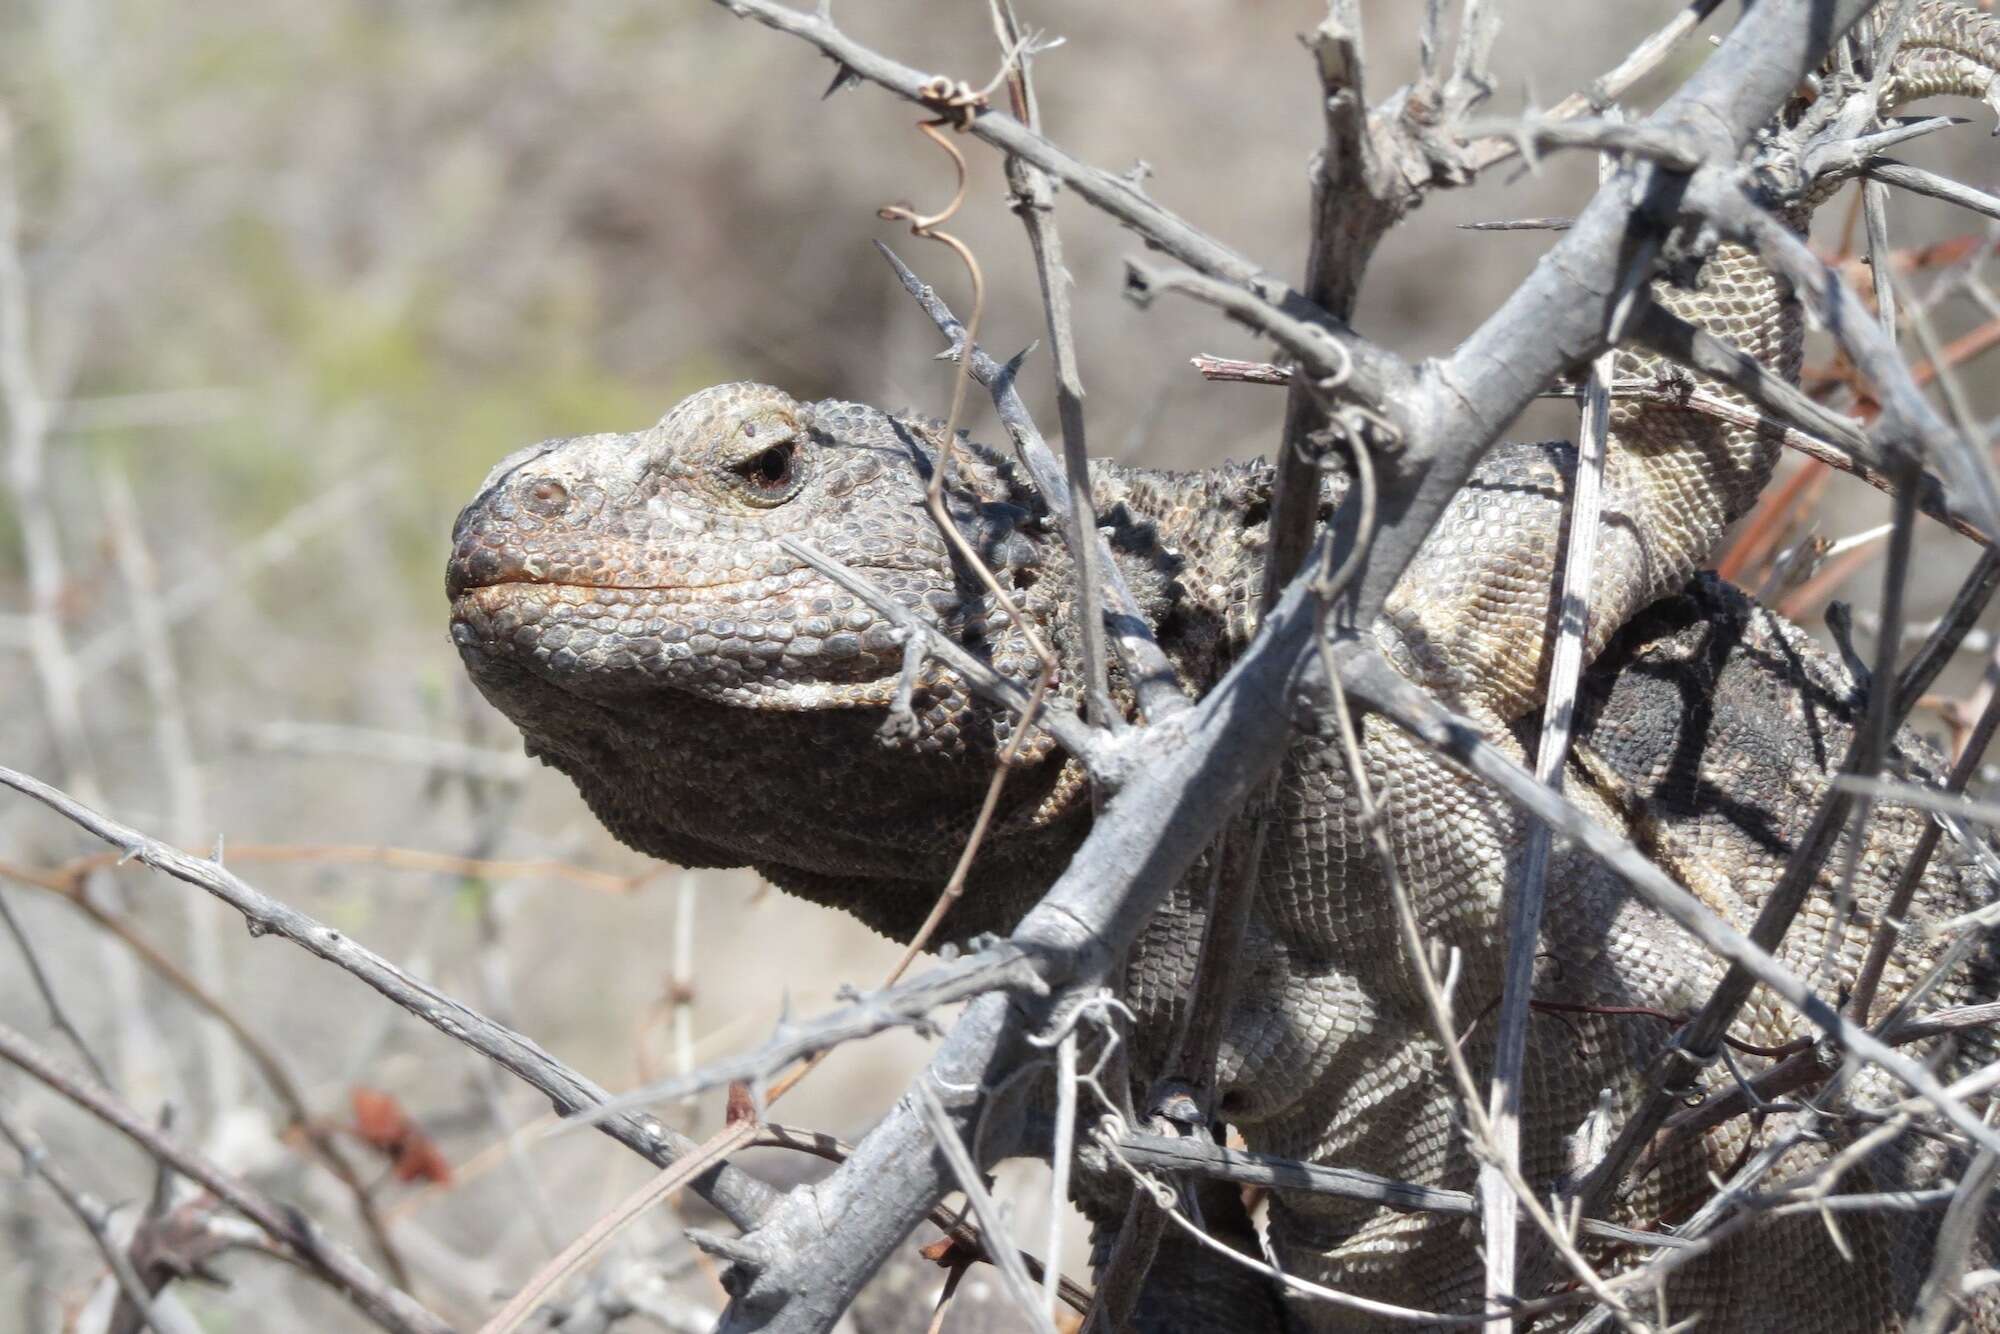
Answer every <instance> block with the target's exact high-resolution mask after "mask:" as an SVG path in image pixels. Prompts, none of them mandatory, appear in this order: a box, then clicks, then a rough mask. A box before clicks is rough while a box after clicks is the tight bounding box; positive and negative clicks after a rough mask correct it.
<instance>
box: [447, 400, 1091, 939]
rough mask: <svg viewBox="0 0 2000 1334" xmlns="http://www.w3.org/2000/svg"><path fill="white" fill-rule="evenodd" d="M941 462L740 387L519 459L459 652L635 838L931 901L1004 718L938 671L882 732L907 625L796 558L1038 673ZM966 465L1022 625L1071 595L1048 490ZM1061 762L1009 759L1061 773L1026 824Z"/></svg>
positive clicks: (822, 413)
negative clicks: (942, 528) (938, 505)
mask: <svg viewBox="0 0 2000 1334" xmlns="http://www.w3.org/2000/svg"><path fill="white" fill-rule="evenodd" d="M937 452H938V446H937V442H936V439H935V431H934V430H933V428H930V427H929V426H927V425H926V424H922V423H917V422H914V421H910V420H906V419H903V418H898V417H894V416H891V415H889V414H887V413H883V412H880V411H878V410H876V409H874V408H869V407H864V406H861V405H858V404H853V403H842V402H831V401H829V402H820V403H810V404H808V403H800V402H797V401H795V400H793V399H792V398H791V397H789V396H788V395H786V394H785V393H783V392H782V391H780V390H777V389H773V388H770V387H768V386H765V385H754V384H732V385H724V386H721V387H719V388H715V389H709V390H705V391H703V392H701V393H698V394H695V395H694V396H692V397H690V398H688V399H686V400H684V401H683V402H682V403H680V404H679V405H678V406H676V407H675V408H674V409H673V410H672V411H670V412H669V413H667V415H666V416H665V417H664V418H662V419H661V420H660V422H659V424H658V425H656V426H653V427H652V428H650V429H648V430H644V431H639V432H636V433H630V434H606V435H589V436H578V437H574V438H570V439H563V440H553V441H548V442H545V443H543V444H539V445H535V446H532V447H530V448H528V449H524V450H521V451H519V452H518V453H516V454H514V455H512V456H510V457H508V458H507V459H505V460H503V461H502V462H501V463H500V465H499V466H498V467H497V468H495V469H494V470H493V472H492V473H491V474H490V475H489V476H488V477H487V479H486V482H485V484H484V485H483V486H482V487H481V488H480V491H479V494H478V496H477V497H476V498H475V499H474V500H473V502H472V503H471V504H470V505H468V506H467V507H466V508H465V510H464V511H463V513H461V514H460V515H459V519H458V523H457V525H456V527H455V529H454V531H453V549H452V554H451V559H450V563H449V566H448V569H447V573H446V591H447V593H448V595H449V596H450V598H451V602H452V637H453V640H454V642H455V643H456V644H457V646H458V649H459V653H460V656H461V657H462V659H463V660H464V663H465V665H466V668H467V670H468V671H469V672H470V674H471V676H472V679H473V681H474V682H475V683H476V684H477V685H478V687H479V689H480V691H481V693H483V694H484V695H485V696H486V698H487V699H488V700H490V701H491V702H492V703H493V704H494V705H495V706H497V707H498V708H499V709H500V710H501V711H502V712H503V713H505V714H506V715H507V716H508V717H509V718H510V719H512V720H513V722H514V723H515V725H516V726H518V727H519V728H520V729H521V731H522V733H523V734H524V736H525V738H526V741H527V747H528V751H529V753H530V754H532V755H538V756H540V757H541V758H542V759H544V760H545V761H546V762H548V763H550V764H552V765H554V766H555V767H556V768H558V769H561V770H562V771H563V772H565V773H567V774H568V775H569V776H570V777H571V778H572V779H573V780H574V781H575V782H576V784H577V786H578V788H579V790H580V791H581V792H582V794H583V796H584V798H585V799H586V800H587V801H588V802H589V804H590V805H591V807H592V809H593V811H594V812H595V813H596V814H597V816H598V818H599V819H600V820H602V821H603V822H604V823H605V825H606V826H607V827H608V828H609V829H610V830H611V832H612V833H613V834H615V835H617V836H618V837H619V838H620V839H622V840H623V841H625V842H627V843H629V844H632V845H633V846H635V847H638V848H640V849H642V850H644V851H647V852H650V853H652V854H654V855H656V856H661V857H664V858H666V859H668V860H671V861H676V862H679V863H680V864H682V865H691V866H742V865H753V866H757V867H758V868H759V869H761V870H764V871H765V873H766V874H767V875H769V876H770V877H771V878H772V879H773V880H775V881H777V882H778V883H779V884H780V885H782V886H785V887H788V888H794V887H800V886H801V885H803V886H804V888H803V890H802V892H806V893H808V894H809V896H811V897H816V898H822V899H831V900H848V899H853V898H854V897H856V895H858V894H859V893H860V892H861V891H860V890H858V889H856V888H855V886H854V885H853V884H852V883H850V882H851V881H853V880H855V879H856V878H859V879H862V880H869V879H874V878H877V877H882V876H889V877H894V878H900V879H908V880H923V881H927V882H928V884H929V889H928V890H927V891H926V892H927V893H934V892H935V889H936V887H937V886H938V885H940V884H942V882H943V877H942V875H937V874H936V871H937V867H938V866H940V865H941V866H943V867H944V868H945V870H946V872H947V873H948V869H949V859H950V857H951V856H952V855H954V854H955V853H956V851H957V848H958V846H959V844H960V843H961V842H962V840H963V834H964V831H965V829H967V828H969V826H970V823H971V819H972V816H973V813H974V812H975V811H976V809H977V806H978V801H979V797H980V795H981V794H982V793H983V790H984V787H985V785H986V782H987V780H988V778H989V776H990V774H991V770H992V764H993V761H994V758H995V756H996V755H997V754H998V752H999V749H1000V747H1001V745H1002V744H1003V743H1004V739H1005V737H1006V735H1007V731H1008V728H1009V726H1010V723H1009V721H1008V719H1007V718H1006V717H1005V716H1004V714H1002V713H1000V712H999V711H996V710H992V709H990V708H989V707H988V706H986V705H984V704H982V703H980V702H979V701H977V700H975V699H974V698H973V697H972V696H971V695H970V694H969V692H968V691H967V690H966V689H965V688H964V686H963V684H962V683H961V682H960V681H959V680H958V679H957V677H956V676H954V675H952V674H950V673H949V672H947V671H945V670H943V669H942V668H939V667H936V666H935V665H932V666H928V667H927V668H926V669H925V672H924V674H923V675H922V676H921V677H920V678H919V682H918V686H917V690H916V692H915V695H914V698H913V701H912V703H913V708H912V712H913V714H914V726H913V727H908V726H906V727H904V728H901V729H884V728H882V726H881V724H882V723H883V722H884V720H885V719H886V718H887V717H888V716H889V712H888V711H889V706H890V704H891V702H892V700H893V698H894V695H895V691H896V686H897V680H898V676H899V672H900V670H901V666H902V660H903V650H902V644H901V635H900V633H899V632H898V631H897V630H896V628H895V626H894V624H893V623H892V622H891V621H890V620H889V618H888V617H886V616H884V615H882V614H881V613H880V612H878V611H876V610H875V609H874V608H872V607H870V606H869V605H868V603H867V602H865V601H864V600H862V599H861V598H858V597H856V596H855V595H853V594H852V593H850V592H848V591H846V590H845V589H843V588H842V587H840V585H838V584H836V583H835V582H833V581H832V580H830V579H828V578H827V577H826V576H825V575H823V574H821V573H819V572H818V571H816V570H814V569H813V568H812V567H811V566H810V565H809V564H807V563H806V562H805V561H804V560H802V559H800V558H799V556H797V555H796V554H794V553H793V552H792V551H790V550H788V549H787V547H786V545H785V543H786V542H787V541H788V540H789V541H793V542H798V543H802V544H805V545H808V546H810V547H813V548H816V549H817V550H818V551H820V552H821V553H823V554H825V555H826V556H828V557H830V558H831V559H833V560H834V561H837V562H840V563H841V564H843V565H846V566H847V567H849V568H850V569H852V570H854V571H855V572H856V573H858V574H859V575H861V576H862V577H863V578H865V579H867V580H868V581H869V582H871V583H872V584H874V585H875V586H876V587H877V588H879V589H881V590H882V591H883V592H884V593H886V594H887V595H888V596H889V597H891V598H893V599H894V600H895V601H896V602H898V603H900V604H901V605H902V606H904V607H906V608H908V609H909V610H910V611H911V612H912V613H913V614H914V615H916V616H917V617H918V618H920V619H921V620H923V621H925V622H927V623H929V624H931V625H934V626H936V627H938V628H939V629H940V630H943V631H944V632H945V633H947V634H949V635H951V636H952V637H953V638H954V639H956V640H958V641H959V642H961V643H963V644H964V645H965V646H966V647H967V648H968V649H970V650H971V651H972V652H974V653H975V654H977V655H978V656H981V657H983V658H985V659H986V660H987V661H988V662H989V663H991V665H992V666H993V667H994V668H995V669H996V670H998V671H999V672H1001V673H1002V674H1003V675H1009V676H1013V677H1015V678H1017V679H1020V680H1022V681H1026V680H1028V679H1029V678H1030V677H1031V676H1032V675H1033V674H1034V672H1035V671H1036V663H1035V660H1034V658H1033V656H1032V655H1031V654H1030V652H1029V650H1028V648H1027V645H1026V642H1025V640H1024V639H1023V637H1022V635H1021V633H1020V631H1019V629H1018V627H1016V626H1015V625H1013V624H1012V623H1011V622H1010V621H1009V620H1008V618H1007V616H1006V615H1005V613H1004V612H1003V611H1001V610H1000V609H999V608H998V607H997V606H996V605H994V603H993V601H992V599H991V598H990V597H989V595H988V594H987V593H986V591H985V589H984V587H983V585H981V584H980V583H979V582H978V580H977V577H976V574H975V573H974V572H973V571H972V570H970V569H969V568H967V567H966V566H965V564H964V563H963V562H962V561H960V560H958V559H957V558H956V557H955V556H954V555H953V553H952V552H951V550H950V548H949V547H948V546H947V544H946V542H945V540H944V538H943V536H942V534H940V532H939V531H938V528H937V525H936V524H935V523H934V522H933V521H932V519H931V517H930V515H929V513H928V512H927V510H926V508H925V506H924V493H925V488H926V485H927V482H928V479H929V476H930V473H931V469H932V468H933V467H934V466H935V464H936V457H937ZM954 454H955V460H954V462H953V464H952V466H951V468H950V469H949V478H950V485H949V486H948V488H947V505H948V508H949V510H950V512H951V515H952V517H953V519H954V521H955V523H956V526H957V527H958V529H959V531H960V532H961V533H963V534H965V535H966V536H967V538H968V539H969V540H970V541H971V543H972V545H973V547H974V549H975V550H977V551H979V552H980V554H981V556H982V558H983V559H984V560H985V562H986V564H987V565H988V566H989V567H990V568H991V569H993V570H994V571H996V573H997V575H998V577H999V579H1000V581H1001V583H1002V585H1003V586H1007V587H1009V588H1010V591H1011V592H1012V594H1013V596H1014V597H1015V599H1016V601H1017V604H1018V605H1020V606H1021V607H1022V609H1023V611H1024V613H1025V614H1026V615H1027V616H1028V617H1029V618H1030V619H1033V620H1036V621H1038V622H1039V623H1041V624H1042V625H1043V626H1044V627H1047V626H1052V625H1054V624H1055V623H1057V622H1059V621H1060V620H1061V619H1062V618H1061V617H1060V615H1059V614H1058V609H1057V608H1056V607H1054V606H1053V605H1051V604H1050V603H1048V602H1047V601H1046V600H1047V599H1050V598H1053V597H1055V596H1056V590H1058V589H1060V588H1061V587H1066V586H1067V582H1068V581H1067V577H1066V571H1055V572H1053V573H1055V574H1058V575H1062V576H1063V577H1052V578H1048V579H1046V580H1044V579H1043V578H1042V577H1041V576H1042V575H1044V574H1049V573H1051V571H1050V570H1049V569H1048V568H1046V567H1047V566H1048V565H1049V563H1051V562H1053V561H1057V560H1060V559H1061V557H1060V556H1059V555H1058V554H1056V553H1057V552H1058V550H1059V544H1058V543H1054V542H1051V541H1043V540H1041V537H1040V527H1041V520H1040V519H1039V518H1038V517H1037V516H1038V513H1039V502H1037V501H1035V500H1034V499H1033V498H1032V497H1031V496H1030V495H1029V493H1028V492H1027V491H1026V490H1025V488H1023V487H1020V486H1018V485H1017V484H1016V483H1015V482H1014V480H1013V478H1012V474H1011V472H1010V471H1009V469H1008V468H1007V467H1006V466H1005V465H1003V464H1001V463H1000V462H999V461H997V460H996V459H995V458H993V456H991V455H990V454H988V453H987V452H985V451H984V450H981V449H979V448H978V447H976V446H971V445H967V444H963V443H961V444H960V445H959V446H958V447H957V449H956V450H955V451H954ZM1052 637H1054V636H1052ZM1049 758H1050V757H1049V748H1048V743H1047V741H1046V739H1045V738H1039V737H1038V738H1037V740H1036V741H1035V742H1034V743H1033V744H1031V745H1028V746H1026V747H1024V750H1023V753H1022V759H1021V761H1020V762H1021V764H1022V766H1023V767H1024V768H1025V769H1029V770H1036V769H1039V770H1046V771H1049V775H1050V776H1049V777H1048V778H1047V780H1046V781H1036V780H1035V779H1034V777H1033V776H1032V774H1023V775H1022V778H1023V779H1024V780H1026V781H1019V782H1012V781H1010V783H1009V789H1010V792H1011V793H1012V794H1013V798H1012V800H1011V801H1010V803H1009V806H1010V808H1011V810H1012V816H1011V818H1012V819H1013V820H1014V821H1015V823H1016V824H1017V825H1033V824H1035V823H1036V821H1037V819H1038V818H1039V817H1037V815H1036V811H1037V810H1039V809H1042V808H1043V807H1046V806H1047V804H1048V803H1049V802H1050V801H1051V800H1053V797H1054V792H1055V789H1056V787H1057V786H1058V784H1057V780H1056V779H1055V778H1054V776H1053V775H1054V773H1055V772H1056V771H1059V770H1060V769H1061V768H1062V764H1061V761H1060V759H1059V758H1058V759H1056V760H1055V761H1054V762H1052V763H1047V762H1045V761H1047V760H1048V759H1049ZM1058 804H1061V803H1058ZM1008 818H1009V817H1008V815H1007V813H1006V811H1005V810H1003V822H1002V828H1001V829H1000V830H997V831H996V832H997V833H1001V834H1004V832H1005V824H1006V821H1007V819H1008ZM828 878H831V881H829V883H831V882H832V881H837V882H838V884H837V885H835V886H834V887H833V888H830V889H829V888H826V886H823V885H820V884H819V881H821V880H827V879H828ZM815 889H821V890H823V891H824V892H815ZM841 906H846V907H850V908H854V909H855V910H856V911H858V912H861V913H862V915H863V916H864V917H870V918H871V920H873V919H874V918H877V917H880V916H881V914H880V913H871V912H870V911H867V910H865V909H866V905H863V906H857V905H856V904H854V903H852V902H845V901H843V902H842V903H841ZM878 924H884V925H886V926H887V928H888V929H891V930H894V929H895V925H894V924H893V923H878Z"/></svg>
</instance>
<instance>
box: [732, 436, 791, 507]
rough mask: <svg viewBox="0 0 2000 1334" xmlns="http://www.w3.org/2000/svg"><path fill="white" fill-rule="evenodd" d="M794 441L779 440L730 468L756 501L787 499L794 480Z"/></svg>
mask: <svg viewBox="0 0 2000 1334" xmlns="http://www.w3.org/2000/svg"><path fill="white" fill-rule="evenodd" d="M798 452H799V447H798V443H797V442H796V441H792V440H780V441H778V442H777V443H776V444H773V445H772V446H771V447H770V448H768V449H764V450H761V451H759V452H758V453H755V454H752V455H751V456H750V457H749V458H747V459H744V460H743V461H742V462H741V463H738V464H736V465H735V467H734V468H732V469H731V471H733V472H734V473H735V474H736V475H737V476H738V477H741V478H742V479H743V481H744V484H745V485H746V486H747V487H748V489H749V491H750V493H751V494H752V496H753V497H755V498H757V499H759V500H786V499H789V498H790V496H791V493H792V490H793V487H794V484H795V483H796V482H797V480H798V466H797V460H798Z"/></svg>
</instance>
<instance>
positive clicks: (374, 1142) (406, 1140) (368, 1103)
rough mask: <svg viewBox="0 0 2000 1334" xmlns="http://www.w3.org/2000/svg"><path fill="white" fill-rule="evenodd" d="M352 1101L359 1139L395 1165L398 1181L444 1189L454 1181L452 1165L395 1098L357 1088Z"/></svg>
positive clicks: (355, 1128)
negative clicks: (429, 1184)
mask: <svg viewBox="0 0 2000 1334" xmlns="http://www.w3.org/2000/svg"><path fill="white" fill-rule="evenodd" d="M349 1098H350V1101H351V1102H352V1103H353V1106H354V1133H355V1135H356V1136H357V1137H359V1138H360V1139H361V1140H362V1141H363V1142H364V1143H366V1144H367V1145H368V1146H369V1147H370V1148H372V1149H374V1150H375V1151H376V1152H378V1153H380V1154H381V1155H382V1156H383V1157H384V1158H387V1159H388V1160H389V1161H390V1162H391V1163H392V1164H394V1169H393V1170H394V1172H395V1176H396V1180H398V1181H429V1182H435V1183H436V1184H438V1185H440V1186H442V1185H445V1184H448V1183H449V1182H450V1181H451V1164H450V1163H449V1162H447V1161H445V1156H444V1154H443V1153H441V1152H440V1151H439V1150H438V1146H437V1143H436V1141H434V1140H432V1139H431V1137H430V1136H429V1135H426V1134H425V1133H424V1129H423V1127H422V1126H420V1125H418V1124H417V1122H416V1120H415V1118H413V1117H412V1116H411V1115H410V1114H409V1113H408V1112H406V1111H404V1110H403V1104H402V1103H400V1102H398V1101H396V1098H395V1096H394V1095H393V1094H389V1093H384V1092H382V1091H381V1090H380V1089H371V1088H356V1089H355V1090H354V1091H353V1093H352V1094H350V1095H349Z"/></svg>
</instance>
